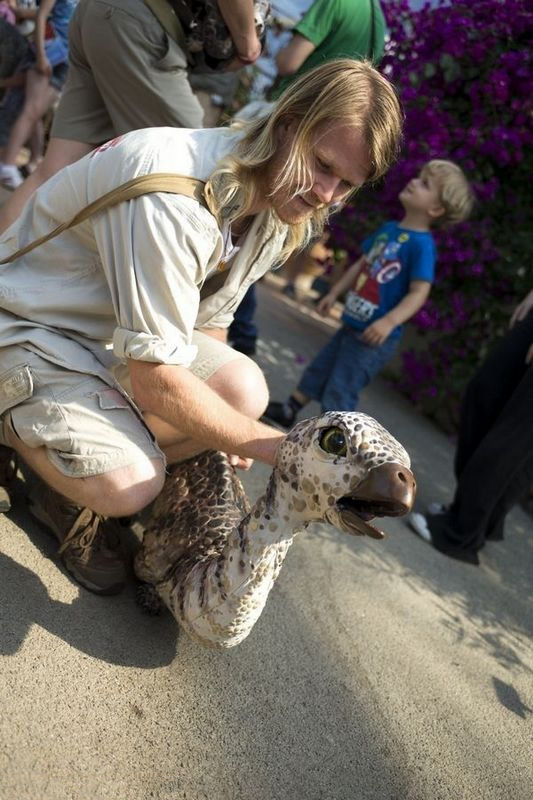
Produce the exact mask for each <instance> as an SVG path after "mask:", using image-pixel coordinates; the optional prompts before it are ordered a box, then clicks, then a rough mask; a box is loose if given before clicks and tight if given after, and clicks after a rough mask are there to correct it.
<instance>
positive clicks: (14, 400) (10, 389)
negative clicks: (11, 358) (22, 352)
mask: <svg viewBox="0 0 533 800" xmlns="http://www.w3.org/2000/svg"><path fill="white" fill-rule="evenodd" d="M32 395H33V378H32V374H31V370H30V368H29V367H28V365H27V364H23V365H17V366H15V367H11V369H8V370H6V371H5V372H3V373H2V374H1V375H0V417H1V416H2V414H4V413H5V412H6V411H8V409H10V408H14V407H15V406H18V405H19V404H20V403H23V402H24V401H25V400H28V398H30V397H31V396H32Z"/></svg>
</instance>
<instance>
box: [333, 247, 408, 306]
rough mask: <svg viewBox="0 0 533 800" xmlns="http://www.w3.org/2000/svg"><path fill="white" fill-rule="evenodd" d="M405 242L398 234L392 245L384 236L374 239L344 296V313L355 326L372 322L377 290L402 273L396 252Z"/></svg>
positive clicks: (378, 300) (378, 292)
mask: <svg viewBox="0 0 533 800" xmlns="http://www.w3.org/2000/svg"><path fill="white" fill-rule="evenodd" d="M408 239H409V234H407V233H402V234H401V235H400V236H399V237H398V241H392V242H390V241H389V237H388V235H387V234H386V233H382V234H380V235H379V236H377V238H376V240H375V242H374V244H373V245H372V248H371V249H370V250H369V252H368V253H367V254H366V255H365V257H364V262H363V266H362V267H361V271H360V272H359V274H358V275H357V278H356V279H355V282H354V285H353V286H352V288H351V290H350V291H349V292H348V294H347V296H346V303H345V309H346V311H347V312H348V313H349V314H350V316H351V317H353V318H354V319H356V320H358V321H359V322H368V321H369V320H370V319H372V316H373V315H374V313H375V311H376V310H377V309H378V308H379V305H380V286H381V285H382V284H384V283H388V282H389V281H392V280H393V279H394V278H396V277H397V275H399V274H400V272H401V270H402V265H401V262H400V260H399V258H398V251H399V250H400V248H401V246H402V244H404V242H406V241H407V240H408Z"/></svg>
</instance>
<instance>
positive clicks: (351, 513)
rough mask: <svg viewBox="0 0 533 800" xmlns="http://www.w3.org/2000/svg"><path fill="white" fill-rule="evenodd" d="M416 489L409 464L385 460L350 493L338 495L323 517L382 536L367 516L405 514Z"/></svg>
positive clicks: (349, 529)
mask: <svg viewBox="0 0 533 800" xmlns="http://www.w3.org/2000/svg"><path fill="white" fill-rule="evenodd" d="M415 490H416V484H415V480H414V477H413V474H412V472H411V470H410V469H409V468H408V467H405V466H403V465H401V464H395V463H393V462H386V463H385V464H382V465H380V466H378V467H374V468H373V469H372V470H370V471H369V473H368V475H367V476H366V477H365V478H364V479H363V480H362V481H361V482H360V483H359V484H358V485H357V486H356V487H355V489H354V490H353V491H352V492H351V493H350V494H348V495H344V496H343V497H341V498H339V500H337V503H336V504H335V505H334V506H333V507H332V508H331V511H330V514H328V515H326V518H327V519H328V518H329V520H330V521H332V522H333V524H334V525H337V526H338V527H340V528H342V529H343V530H345V531H346V532H347V533H354V534H359V535H364V536H372V538H374V539H383V537H384V536H385V534H384V533H383V532H382V531H380V530H379V529H378V528H375V527H374V526H373V525H370V524H369V523H370V520H371V519H374V517H399V516H401V515H402V514H407V512H408V511H410V509H411V507H412V505H413V502H414V497H415ZM332 517H334V518H335V519H334V520H333V519H332Z"/></svg>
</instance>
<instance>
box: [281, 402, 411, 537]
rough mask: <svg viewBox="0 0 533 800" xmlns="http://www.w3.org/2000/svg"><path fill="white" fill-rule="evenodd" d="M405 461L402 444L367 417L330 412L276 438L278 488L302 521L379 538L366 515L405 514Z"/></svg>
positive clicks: (407, 505) (407, 473)
mask: <svg viewBox="0 0 533 800" xmlns="http://www.w3.org/2000/svg"><path fill="white" fill-rule="evenodd" d="M410 464H411V462H410V459H409V456H408V454H407V452H406V451H405V450H404V448H403V447H402V445H401V444H400V443H399V442H398V441H396V439H395V438H394V437H393V436H391V434H390V433H389V432H388V431H387V430H385V428H383V427H382V426H381V425H380V424H379V423H378V422H376V420H375V419H373V418H372V417H369V416H368V415H367V414H361V413H359V412H338V411H335V412H334V411H330V412H328V413H325V414H322V415H321V416H320V417H313V418H312V419H307V420H304V421H303V422H300V423H298V425H296V426H295V427H294V428H293V429H292V430H291V431H290V432H289V433H288V435H287V437H286V439H285V440H284V441H283V442H282V443H281V445H280V447H279V450H278V454H277V459H276V472H277V477H278V481H277V484H278V492H279V494H281V495H283V498H284V502H285V504H286V505H287V510H288V511H289V513H291V514H292V515H295V516H300V519H301V520H302V521H304V520H305V521H306V522H308V521H311V520H324V521H326V522H330V523H331V524H332V525H335V527H337V528H339V529H340V530H343V531H346V532H347V533H352V534H357V535H367V536H372V537H373V538H376V539H381V538H383V535H384V534H383V533H382V532H381V531H380V530H378V529H377V528H375V527H374V526H373V525H371V524H370V520H371V519H373V518H374V517H396V516H400V515H402V514H406V513H407V512H408V511H409V510H410V509H411V506H412V505H413V502H414V498H415V490H416V484H415V479H414V477H413V473H412V472H411V470H410ZM279 494H278V497H279Z"/></svg>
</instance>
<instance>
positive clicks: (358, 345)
mask: <svg viewBox="0 0 533 800" xmlns="http://www.w3.org/2000/svg"><path fill="white" fill-rule="evenodd" d="M360 337H361V331H358V330H356V329H355V328H352V327H351V326H349V325H343V327H342V328H340V330H338V331H337V333H336V334H335V336H334V337H333V339H331V341H329V342H328V344H327V345H326V346H325V347H324V348H322V350H321V351H320V352H319V353H318V354H317V355H316V356H315V358H314V359H313V361H312V362H311V363H310V364H309V366H308V367H307V368H306V370H305V372H304V374H303V375H302V377H301V379H300V383H299V384H298V390H299V391H300V392H302V394H305V395H306V396H307V397H309V398H311V399H312V400H316V401H317V402H318V403H320V405H321V406H322V411H354V410H355V409H356V407H357V403H358V402H359V392H360V391H361V389H363V388H364V387H365V386H366V385H367V384H368V383H369V382H370V380H371V379H372V378H373V377H374V375H376V374H377V373H378V372H379V371H380V369H381V368H382V367H383V365H384V364H385V363H386V362H387V361H388V360H389V358H391V356H392V354H393V353H394V351H395V349H396V347H397V345H398V342H399V340H400V337H399V336H398V335H396V336H394V337H393V338H392V339H391V337H390V336H389V338H388V339H387V340H386V341H385V342H384V343H383V344H382V345H380V346H379V347H372V346H371V345H368V344H365V343H364V342H362V341H361V338H360Z"/></svg>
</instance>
